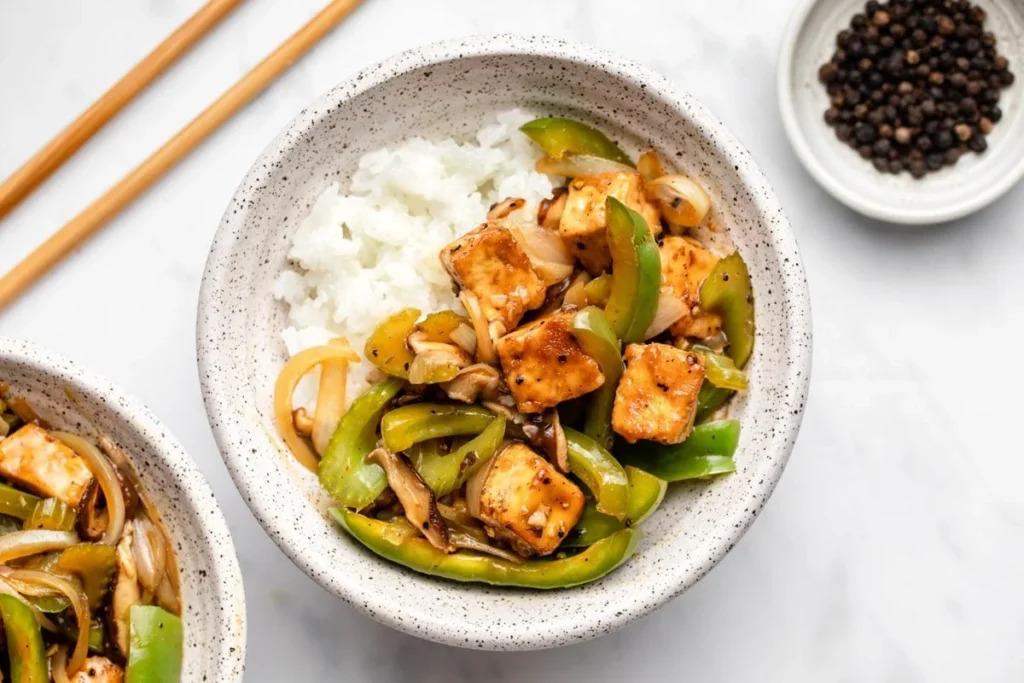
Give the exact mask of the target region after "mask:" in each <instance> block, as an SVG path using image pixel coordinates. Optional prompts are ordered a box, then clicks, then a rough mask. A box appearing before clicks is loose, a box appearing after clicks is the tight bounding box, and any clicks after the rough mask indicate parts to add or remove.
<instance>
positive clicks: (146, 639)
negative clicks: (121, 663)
mask: <svg viewBox="0 0 1024 683" xmlns="http://www.w3.org/2000/svg"><path fill="white" fill-rule="evenodd" d="M129 622H130V624H131V646H130V648H129V650H128V666H127V668H126V670H125V683H177V681H178V680H179V679H180V677H181V655H182V646H183V642H184V638H183V633H182V628H181V619H179V618H178V617H176V616H174V615H173V614H171V613H170V612H168V611H167V610H164V609H161V608H159V607H155V606H152V605H149V606H147V605H135V606H134V607H132V608H131V611H130V614H129Z"/></svg>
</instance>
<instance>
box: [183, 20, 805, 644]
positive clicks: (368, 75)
mask: <svg viewBox="0 0 1024 683" xmlns="http://www.w3.org/2000/svg"><path fill="white" fill-rule="evenodd" d="M497 56H518V57H540V58H550V59H557V60H563V61H566V62H572V63H575V64H580V65H584V66H588V67H591V68H595V67H596V68H600V69H602V70H604V71H606V72H607V73H609V74H611V75H613V76H615V77H617V78H620V79H623V80H626V81H630V82H634V83H641V84H643V85H644V86H645V88H646V92H647V93H649V94H653V95H654V96H656V97H660V98H662V99H664V100H665V101H666V102H668V103H671V105H672V106H673V108H675V109H677V110H679V111H682V110H684V109H688V110H689V114H688V116H689V117H690V118H692V119H693V120H695V121H698V122H700V123H702V124H704V125H705V126H707V127H709V128H711V129H713V130H714V131H715V135H716V137H717V138H718V142H717V144H716V147H717V148H718V150H719V153H722V154H724V155H725V156H726V157H727V158H728V159H729V160H730V161H731V162H733V163H734V165H735V166H736V168H737V173H738V174H739V175H740V176H741V177H742V179H743V182H744V184H745V185H747V186H748V187H753V188H758V189H760V190H762V191H761V192H760V193H759V196H758V202H759V204H760V206H761V209H762V213H773V214H775V215H778V216H780V220H779V221H778V225H777V226H776V227H767V226H766V227H767V229H768V230H770V232H769V233H768V234H769V236H770V239H771V240H772V248H773V251H775V252H776V253H781V252H783V251H785V252H786V253H787V256H789V260H790V263H789V264H788V265H789V266H791V268H789V269H788V270H787V269H781V271H780V273H779V278H780V284H782V285H783V286H785V287H787V288H788V289H789V290H790V291H793V292H795V293H797V294H798V296H796V297H794V302H792V303H794V304H795V305H794V308H793V311H794V314H793V316H792V317H793V318H794V319H796V320H797V324H796V325H794V326H793V327H791V328H790V329H789V330H788V337H787V342H788V350H789V361H790V363H789V366H788V372H787V387H788V391H789V393H790V395H792V396H794V405H799V406H800V408H799V410H798V411H795V412H794V413H793V414H790V415H788V419H787V421H786V423H785V424H782V425H779V427H778V429H777V431H776V434H777V436H778V439H776V442H777V443H779V444H781V447H780V449H779V452H777V453H776V455H777V457H776V458H775V459H774V462H775V466H774V468H773V469H772V470H771V472H770V475H769V476H766V477H765V478H764V479H763V480H762V481H761V482H760V484H759V485H758V487H757V488H756V489H755V490H753V491H751V493H752V494H756V493H760V494H763V496H764V498H767V497H768V496H769V495H770V494H771V492H772V490H773V489H774V488H775V485H776V483H777V482H778V480H779V478H780V477H781V476H782V473H783V471H784V469H785V465H786V462H787V461H788V459H789V456H790V453H791V452H792V448H793V444H794V442H795V439H796V436H797V433H798V431H799V428H800V424H801V421H802V418H803V411H804V406H805V405H806V398H807V393H808V388H809V383H810V370H811V348H812V339H811V337H812V331H811V312H810V297H809V293H808V290H807V281H806V277H805V275H804V269H803V265H802V259H801V258H800V255H799V250H798V248H797V244H796V239H795V236H794V235H793V232H792V229H791V227H790V224H789V221H788V219H786V218H785V214H784V213H783V211H782V206H781V203H780V202H779V200H778V198H777V196H776V195H775V192H774V190H773V189H772V187H771V185H770V184H769V183H768V181H767V179H766V178H765V176H764V174H763V172H762V171H761V169H760V168H759V167H758V166H757V165H756V163H755V162H754V161H753V158H752V157H751V156H750V153H749V152H748V151H747V150H746V148H745V147H743V146H742V145H741V144H740V142H739V140H738V139H737V138H736V137H735V135H734V134H733V133H732V132H731V131H729V130H728V129H727V128H726V127H725V126H724V124H722V123H721V121H720V120H719V119H718V118H717V117H716V116H714V115H713V114H712V113H711V112H710V111H709V110H708V109H707V108H706V107H705V106H704V105H703V104H701V103H700V102H698V101H697V100H696V99H695V98H693V97H692V96H691V95H689V94H688V93H686V92H684V91H682V90H681V89H678V88H676V87H675V86H673V85H672V84H671V83H670V82H669V81H668V79H666V78H665V77H663V76H661V75H659V74H658V73H656V72H654V71H653V70H651V69H649V68H647V67H644V66H641V65H640V64H638V63H636V62H634V61H632V60H628V59H626V58H623V57H620V56H618V55H616V54H614V53H612V52H608V51H605V50H603V49H600V48H595V47H592V46H589V45H585V44H580V43H576V42H572V41H566V40H562V39H559V38H553V37H549V36H524V35H516V34H496V35H480V36H470V37H463V38H454V39H448V40H442V41H439V42H434V43H429V44H426V45H424V46H421V47H415V48H412V49H410V50H406V51H403V52H400V53H398V54H396V55H393V56H391V57H389V58H387V59H384V60H383V61H381V62H378V63H377V64H374V65H371V66H369V67H366V68H364V69H361V70H359V71H357V72H356V73H354V74H352V75H351V76H349V77H347V78H345V79H344V80H343V81H341V82H339V83H338V84H336V85H335V86H334V87H332V88H331V89H330V90H328V91H327V92H326V93H324V94H322V95H321V96H320V97H318V98H317V99H316V100H314V101H313V102H312V103H310V104H309V105H307V106H306V107H305V108H303V109H302V110H301V111H300V112H299V113H298V114H297V115H296V117H295V118H294V119H292V121H290V122H289V123H288V124H287V125H286V126H285V127H284V129H283V130H282V131H281V132H280V133H279V134H278V135H277V136H276V137H275V138H274V139H273V140H272V141H271V142H270V144H269V145H268V146H267V148H266V149H265V150H264V151H263V152H262V153H261V154H260V156H259V157H258V158H257V159H256V160H255V162H254V163H253V165H252V166H251V167H250V169H249V171H248V172H247V173H246V175H245V176H244V177H243V178H242V180H241V182H240V184H239V186H238V188H237V190H236V192H235V194H234V195H233V197H232V199H231V201H230V202H229V204H228V206H227V208H226V210H225V212H224V215H223V217H222V219H221V223H220V225H219V226H218V229H217V232H216V234H215V236H214V239H213V244H212V246H211V249H210V254H209V257H208V260H207V264H206V269H205V271H204V274H203V281H202V286H201V289H200V297H199V309H198V314H197V326H196V349H197V361H198V367H199V376H200V384H201V386H202V390H203V399H204V402H205V405H206V409H207V413H208V415H209V420H210V424H211V427H212V429H213V431H214V436H215V439H216V441H217V444H218V446H219V447H220V451H221V455H222V457H223V458H224V462H225V464H226V466H227V468H228V471H229V473H230V474H231V477H232V479H233V480H234V482H235V484H236V486H237V487H238V489H239V491H240V493H241V494H242V498H243V499H244V500H245V501H246V504H247V505H248V506H249V508H250V509H251V510H252V512H253V515H254V516H255V517H256V519H257V520H258V521H259V523H260V525H261V526H263V528H264V530H265V531H266V532H267V533H268V535H270V537H271V538H272V539H273V540H274V542H275V543H276V544H277V545H278V547H280V548H281V550H282V551H283V552H284V553H285V555H287V556H288V557H289V559H291V560H292V562H293V563H295V564H296V566H298V567H299V568H300V569H302V570H303V571H304V572H305V573H306V574H307V575H309V576H310V577H311V578H313V579H314V580H315V581H316V582H317V583H319V584H320V585H321V586H323V587H324V588H326V589H327V590H329V591H330V592H332V593H333V594H334V595H336V596H338V597H339V598H341V599H342V600H343V601H344V602H345V603H346V604H348V605H350V606H352V607H355V608H356V609H358V610H359V611H360V612H362V613H363V614H365V615H366V616H369V617H371V618H372V619H374V620H376V621H378V622H380V623H382V624H385V625H387V626H390V627H391V628H394V629H396V630H398V631H401V632H404V633H407V634H410V635H414V636H417V637H420V638H427V639H430V640H433V641H435V642H441V643H446V644H450V645H455V646H460V647H473V648H475V649H490V650H532V649H541V648H546V647H552V644H553V642H556V643H559V644H562V643H568V642H579V641H582V640H586V639H589V638H592V637H596V636H597V635H599V634H600V633H607V632H610V631H612V630H616V629H618V628H621V627H622V626H624V625H626V624H627V623H630V622H632V621H634V620H635V619H638V618H640V617H642V616H644V615H646V614H648V613H650V612H652V611H654V610H655V609H658V608H659V607H661V606H663V605H664V604H666V603H667V602H668V601H670V600H671V599H672V598H674V597H676V596H677V595H679V594H681V593H682V592H683V591H685V590H686V589H687V588H689V587H690V586H692V585H693V584H694V583H696V582H697V581H698V580H699V579H700V578H702V577H703V575H704V572H703V571H698V569H697V568H694V569H693V571H690V572H688V573H687V575H686V576H683V577H681V578H680V580H678V581H676V582H674V583H666V584H665V585H661V586H658V587H657V590H656V591H652V595H651V597H650V599H648V600H645V601H636V602H634V603H632V604H627V605H622V606H619V607H620V608H619V609H618V610H617V611H615V612H611V613H609V614H603V615H601V617H602V618H601V620H600V626H601V630H600V631H597V630H596V629H593V628H591V629H587V628H583V627H581V628H579V629H577V630H574V631H573V632H572V633H570V634H566V633H565V632H564V631H558V632H557V633H556V632H555V631H554V630H553V629H551V628H550V627H548V626H547V625H546V624H539V625H537V626H536V628H535V629H534V630H533V632H531V633H522V632H518V633H517V634H516V637H515V639H514V640H512V639H510V638H509V637H508V636H507V635H504V634H503V632H499V631H497V630H492V631H485V630H483V629H476V630H472V631H469V630H462V631H456V630H455V627H453V626H452V625H451V624H448V630H447V632H445V629H443V628H441V626H440V622H439V621H437V620H427V619H422V620H421V618H420V617H419V615H417V614H415V613H414V611H413V610H409V609H406V608H405V607H403V606H402V605H401V604H400V603H398V602H397V601H393V600H389V599H388V596H383V595H379V594H367V593H363V592H360V591H359V590H353V589H351V587H350V586H348V585H346V583H345V582H343V581H340V580H338V579H337V577H336V575H335V573H333V572H332V571H330V569H331V567H330V566H329V565H327V563H326V561H325V560H326V558H327V554H326V553H323V554H322V555H320V556H315V555H314V556H306V555H304V554H302V553H301V552H300V551H299V549H300V548H301V547H302V545H303V542H304V540H306V539H304V537H303V536H302V534H301V533H300V531H299V529H298V527H297V525H289V524H280V523H278V522H277V521H276V515H275V512H277V511H278V510H279V507H276V506H275V504H274V501H272V500H271V497H270V496H268V495H266V494H265V493H264V492H263V491H261V490H260V488H261V487H260V486H259V485H258V483H257V482H256V481H255V478H249V477H247V476H246V474H247V471H246V470H247V464H248V463H247V456H249V455H250V454H249V453H248V451H246V452H244V453H243V452H242V450H241V449H239V448H237V447H236V444H238V443H239V442H240V437H241V436H242V435H241V433H240V432H239V429H240V427H238V426H237V425H233V424H232V417H231V416H232V414H235V415H237V414H238V413H237V412H236V411H235V410H234V409H233V408H232V406H231V402H232V399H231V397H230V396H226V395H221V393H220V387H218V386H217V382H215V381H213V380H212V379H211V377H212V375H214V374H216V373H217V372H218V365H219V363H218V356H220V355H222V354H223V352H222V351H220V350H218V348H217V345H216V342H215V341H214V340H217V339H220V338H222V337H223V334H224V331H223V327H222V323H220V322H219V321H218V320H215V319H213V318H211V317H210V316H206V315H204V312H205V309H206V307H207V304H208V303H210V302H211V301H212V297H213V290H214V289H215V288H216V285H214V281H215V280H220V279H221V278H220V277H219V275H218V273H222V274H224V275H225V277H227V275H226V274H227V271H222V269H223V268H224V266H222V265H218V264H223V263H226V262H227V261H228V256H229V254H230V253H231V252H232V250H233V248H234V246H235V245H236V243H237V240H239V239H244V237H243V236H240V235H239V234H238V232H237V231H238V228H239V227H240V226H241V225H242V224H243V223H244V220H239V217H240V216H242V214H243V211H247V209H246V208H245V207H246V202H243V201H240V196H241V195H242V194H243V193H245V192H246V188H248V187H253V186H258V185H260V184H261V183H262V182H263V181H262V180H259V179H260V177H261V175H262V174H264V173H265V172H266V170H267V169H272V168H276V167H278V166H279V164H280V162H281V160H282V158H283V157H284V156H285V154H286V153H287V151H288V150H289V149H290V148H291V147H292V146H293V145H294V144H297V142H298V141H300V140H303V139H305V138H306V137H307V136H308V134H309V132H310V130H311V129H312V128H314V127H315V126H316V125H317V124H318V122H319V121H320V119H321V118H322V117H324V116H326V115H327V114H328V113H329V112H331V111H333V110H334V109H335V108H337V107H338V106H340V105H341V104H342V103H344V102H346V101H349V100H351V99H353V98H355V97H357V96H359V95H361V94H362V93H365V92H366V91H368V90H370V89H372V88H374V87H376V86H377V85H380V84H382V83H384V82H387V81H389V80H391V79H393V78H395V77H397V76H400V75H403V74H405V73H408V72H410V71H414V70H416V69H421V68H424V67H430V66H436V65H438V64H443V63H448V62H452V61H458V60H462V59H467V58H479V57H497ZM684 104H685V106H684ZM310 111H313V112H314V114H313V115H312V116H311V115H309V112H310ZM236 208H237V211H238V215H234V214H233V209H236ZM243 218H244V216H243ZM232 223H233V224H232ZM250 479H251V480H250ZM762 507H763V506H757V508H756V509H752V510H750V511H749V513H747V512H745V513H744V514H745V516H744V517H743V519H742V520H741V521H739V522H738V523H737V524H735V525H734V526H732V527H731V528H730V530H729V533H728V534H724V535H722V536H721V537H716V539H715V541H716V542H715V543H714V545H713V546H710V551H709V554H708V556H707V557H708V561H709V562H708V566H711V567H713V566H714V565H716V564H717V563H718V562H719V561H720V560H721V559H722V557H724V556H725V554H726V553H728V551H729V550H731V549H732V547H733V546H734V545H735V543H736V542H737V541H738V540H739V539H740V538H741V537H742V536H743V534H744V533H745V532H746V530H747V529H748V528H749V526H750V525H751V524H752V523H753V521H754V519H755V518H756V517H757V515H758V514H759V512H760V509H761V508H762ZM339 533H341V532H340V531H339ZM353 547H355V546H353ZM380 561H381V562H384V561H385V560H380ZM466 585H470V586H471V585H473V584H466ZM596 621H597V620H596V619H594V618H593V617H591V616H590V615H588V616H587V617H585V618H583V619H581V623H591V624H592V623H596ZM460 628H461V627H460ZM456 635H458V636H459V638H456V637H455V636H456ZM463 635H469V636H470V637H469V638H468V639H467V642H466V643H464V642H463V641H462V639H461V636H463Z"/></svg>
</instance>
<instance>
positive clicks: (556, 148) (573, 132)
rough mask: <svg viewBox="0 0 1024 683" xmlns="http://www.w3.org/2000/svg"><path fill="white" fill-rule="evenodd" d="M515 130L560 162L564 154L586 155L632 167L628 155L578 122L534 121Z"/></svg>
mask: <svg viewBox="0 0 1024 683" xmlns="http://www.w3.org/2000/svg"><path fill="white" fill-rule="evenodd" d="M519 130H520V131H522V132H523V133H525V134H526V135H527V137H529V138H530V139H531V140H533V141H534V142H536V143H537V144H538V145H540V147H541V149H543V150H544V151H545V152H546V153H547V155H548V156H550V157H554V158H555V159H561V158H562V157H563V156H565V154H567V153H568V154H586V155H588V156H593V157H601V158H602V159H611V160H612V161H617V162H619V163H620V164H626V165H627V166H635V164H634V163H633V160H632V159H630V158H629V155H628V154H626V153H625V152H623V151H622V150H621V149H619V146H618V145H616V144H615V143H614V142H612V141H611V140H609V139H608V136H607V135H605V134H604V133H602V132H601V131H599V130H597V129H596V128H592V127H590V126H588V125H587V124H585V123H580V122H579V121H573V120H572V119H563V118H558V117H549V118H542V119H534V120H533V121H530V122H529V123H524V124H523V125H522V126H520V128H519Z"/></svg>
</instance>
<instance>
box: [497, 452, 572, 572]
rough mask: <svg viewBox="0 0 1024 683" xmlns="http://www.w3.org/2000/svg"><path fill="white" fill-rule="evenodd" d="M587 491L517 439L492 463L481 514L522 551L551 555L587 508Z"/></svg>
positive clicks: (500, 536)
mask: <svg viewBox="0 0 1024 683" xmlns="http://www.w3.org/2000/svg"><path fill="white" fill-rule="evenodd" d="M584 502H585V500H584V497H583V492H582V491H580V489H579V487H577V486H576V485H575V484H574V483H572V482H571V481H569V479H568V478H566V477H565V476H563V475H562V474H561V473H560V472H558V471H557V470H556V469H555V466H554V465H553V464H551V463H550V462H548V461H547V460H545V459H544V458H542V457H540V456H539V455H537V454H536V453H534V452H533V450H531V449H530V447H529V446H526V445H525V444H522V443H518V442H513V443H510V444H509V445H508V446H506V447H505V448H504V449H503V450H502V451H501V452H500V453H498V455H497V456H495V458H494V461H493V462H492V463H491V464H490V465H489V466H488V470H487V474H486V477H485V479H484V483H483V486H482V487H481V493H480V520H481V521H482V522H483V523H484V524H485V525H486V528H487V531H488V533H489V534H490V535H491V536H492V537H493V538H499V539H502V540H505V541H508V542H509V543H510V544H511V545H512V547H513V548H515V550H516V552H518V553H520V554H521V555H526V556H529V555H534V554H536V555H550V554H551V553H552V552H554V551H555V549H556V548H557V547H558V544H559V543H561V542H562V539H563V538H565V537H566V535H567V534H568V533H569V532H570V531H571V530H572V528H573V527H574V526H576V523H577V522H578V521H579V520H580V515H582V514H583V504H584Z"/></svg>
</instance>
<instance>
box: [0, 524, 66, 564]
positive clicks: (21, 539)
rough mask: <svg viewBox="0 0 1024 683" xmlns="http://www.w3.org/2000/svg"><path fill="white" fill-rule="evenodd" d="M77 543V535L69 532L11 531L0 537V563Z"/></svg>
mask: <svg viewBox="0 0 1024 683" xmlns="http://www.w3.org/2000/svg"><path fill="white" fill-rule="evenodd" d="M78 542H79V539H78V534H75V533H72V532H70V531H49V530H46V529H32V530H30V531H13V532H11V533H9V534H6V535H4V536H0V563H7V562H10V561H11V560H17V559H19V558H22V557H29V556H30V555H38V554H39V553H48V552H50V551H52V550H64V549H66V548H70V547H71V546H73V545H75V544H77V543H78Z"/></svg>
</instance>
